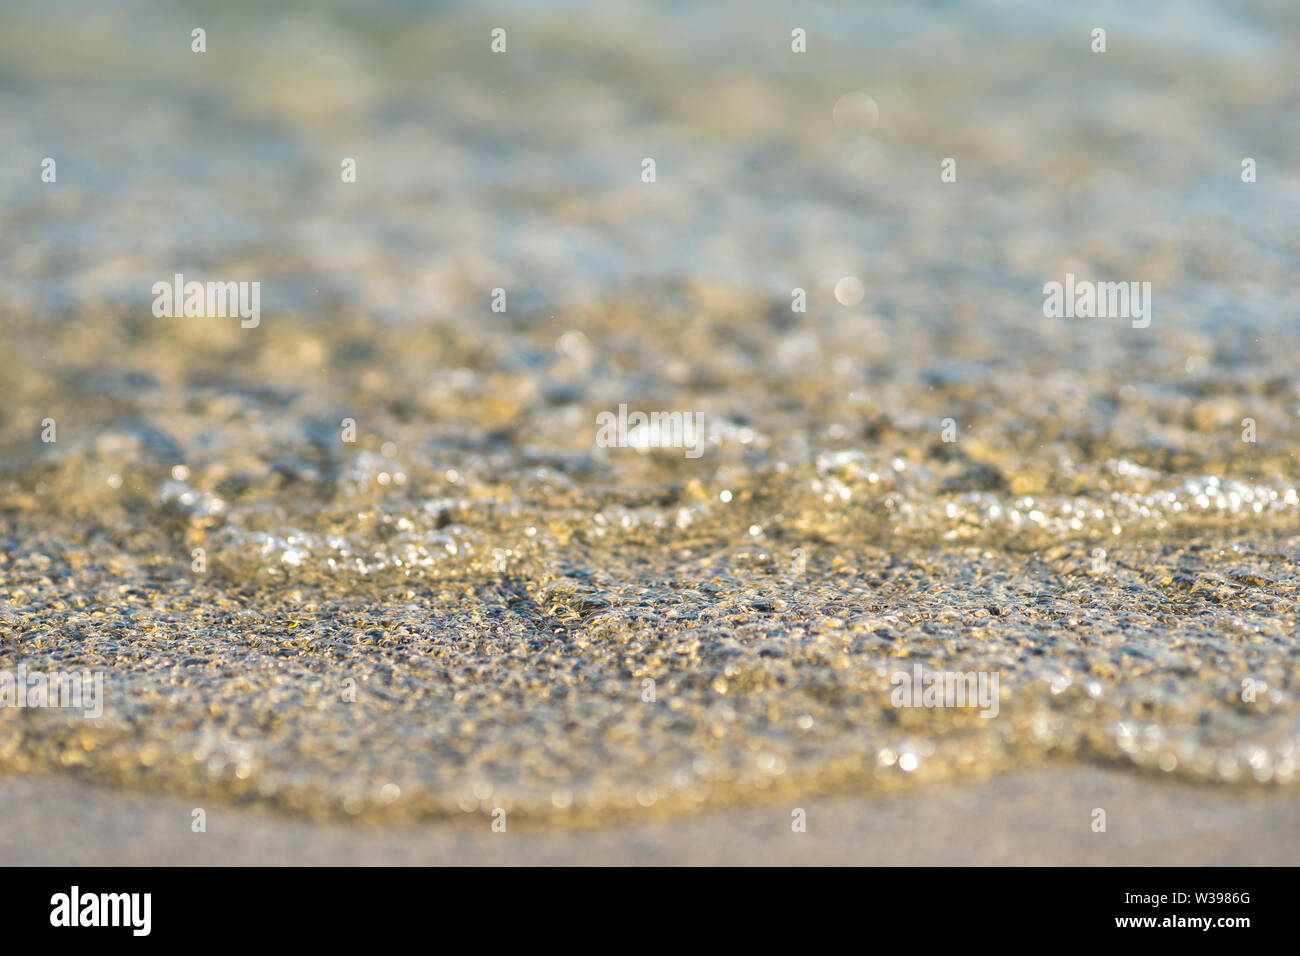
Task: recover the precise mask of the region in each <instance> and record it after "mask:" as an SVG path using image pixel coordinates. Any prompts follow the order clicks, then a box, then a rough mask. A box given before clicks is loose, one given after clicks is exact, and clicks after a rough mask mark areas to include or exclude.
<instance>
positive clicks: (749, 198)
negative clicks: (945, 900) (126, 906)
mask: <svg viewBox="0 0 1300 956" xmlns="http://www.w3.org/2000/svg"><path fill="white" fill-rule="evenodd" d="M868 6H869V9H868ZM1194 6H1195V10H1194V11H1193V12H1191V13H1186V14H1181V13H1179V14H1175V13H1161V14H1154V13H1153V14H1152V15H1151V18H1146V17H1141V18H1139V17H1136V16H1134V15H1132V14H1131V13H1128V12H1126V7H1125V5H1124V4H1119V3H1113V4H1112V3H1106V4H1102V5H1101V6H1100V7H1099V8H1098V9H1097V10H1095V11H1090V12H1089V13H1088V14H1086V15H1085V14H1083V13H1079V12H1077V11H1070V10H1057V11H1048V10H1046V9H1038V6H1037V5H1031V4H1021V3H1013V2H1006V3H1001V2H998V3H956V4H940V3H933V4H931V3H889V4H879V5H876V4H872V5H864V6H862V7H861V8H859V7H857V6H855V5H847V4H846V5H834V4H814V5H811V6H810V7H809V10H808V14H807V18H806V22H800V23H792V22H790V18H791V16H792V14H791V13H789V12H788V11H787V10H785V9H784V7H783V6H782V5H778V4H769V3H757V4H754V3H723V4H718V5H716V6H715V5H709V6H708V8H707V9H705V8H701V9H694V8H690V9H688V8H684V7H679V6H677V5H667V4H663V5H661V4H654V3H638V2H615V3H611V4H609V5H602V6H601V9H600V10H599V11H595V12H592V11H585V12H584V11H582V10H581V9H580V8H577V7H575V6H573V5H570V4H567V3H559V4H556V5H554V6H552V5H536V4H530V3H508V4H503V5H501V6H500V7H499V8H498V7H494V8H493V10H492V13H493V16H492V17H491V18H489V19H490V21H491V22H489V19H485V17H486V13H485V12H482V11H478V10H476V9H474V8H473V7H471V6H469V5H457V4H450V5H435V6H432V7H427V8H426V7H419V8H414V7H412V6H411V5H409V4H404V3H398V2H391V3H387V2H385V3H377V4H374V5H373V6H371V7H369V8H368V9H367V12H366V14H365V15H362V14H359V13H357V12H354V11H337V10H331V9H330V8H327V7H324V6H322V5H318V4H315V3H310V2H305V0H304V2H291V3H287V4H285V5H283V6H282V7H281V6H279V5H277V9H276V10H275V11H273V12H272V11H266V10H263V9H262V8H261V6H260V5H257V4H252V3H245V2H235V3H230V4H223V5H221V7H220V9H219V10H199V9H198V8H193V7H186V6H184V5H182V6H181V7H179V8H178V9H177V10H176V11H172V12H165V13H156V12H150V13H149V15H143V14H144V7H143V6H142V5H140V4H137V3H135V2H129V3H124V4H121V5H120V6H119V5H117V4H114V5H111V6H102V5H98V4H91V3H69V4H43V3H34V2H19V3H16V4H14V5H13V6H12V8H10V9H7V10H6V12H5V13H4V14H3V17H4V24H3V25H4V29H0V63H3V64H4V67H3V69H0V112H3V114H4V115H6V116H9V117H12V118H13V122H12V123H7V124H6V135H7V137H8V138H9V141H10V142H9V143H8V145H9V146H10V147H11V148H10V149H7V150H6V151H5V152H6V155H7V156H8V157H10V158H11V159H12V162H11V163H9V165H8V166H7V167H6V168H9V167H12V169H13V170H15V172H14V174H13V175H12V176H7V177H5V178H3V179H2V180H0V223H2V225H3V232H2V233H0V350H2V351H3V354H4V355H5V357H6V358H5V362H4V367H3V369H0V395H2V397H3V401H2V402H0V820H3V823H0V861H2V862H4V863H19V864H34V863H49V862H58V863H64V862H81V863H113V862H132V863H151V862H160V863H183V864H190V863H222V864H233V863H245V862H268V863H270V862H273V863H288V862H303V863H317V862H320V863H324V862H342V863H347V862H356V863H363V862H375V863H381V862H382V863H388V862H392V863H419V862H443V863H450V862H461V863H506V864H509V863H530V862H542V861H551V862H572V863H583V862H601V863H611V864H617V863H624V862H645V863H674V864H676V863H691V864H694V863H709V862H718V863H881V864H899V863H908V862H911V863H926V864H938V863H999V864H1002V863H1007V864H1014V863H1085V864H1112V863H1141V864H1148V863H1174V864H1189V865H1190V864H1204V863H1209V864H1215V863H1244V864H1251V863H1286V862H1294V859H1295V855H1296V851H1297V849H1298V848H1300V843H1298V842H1297V839H1298V838H1297V836H1296V834H1300V828H1297V827H1296V826H1295V823H1296V814H1297V812H1300V811H1298V809H1297V808H1300V802H1298V801H1297V795H1298V793H1300V791H1298V788H1300V644H1297V638H1296V634H1297V631H1298V630H1300V613H1297V604H1296V601H1297V595H1300V486H1298V472H1300V469H1298V468H1297V461H1296V449H1297V447H1300V416H1298V415H1297V414H1296V411H1297V409H1300V377H1298V376H1297V374H1296V369H1295V357H1296V355H1297V354H1300V289H1297V286H1296V283H1295V276H1296V275H1297V271H1298V270H1300V237H1298V236H1297V233H1296V230H1295V223H1296V221H1297V220H1296V216H1297V213H1298V212H1300V176H1298V174H1297V172H1296V169H1295V165H1294V156H1295V155H1296V154H1297V148H1298V147H1300V120H1297V117H1298V116H1300V110H1297V109H1296V106H1297V99H1296V87H1295V82H1294V63H1295V60H1296V54H1297V53H1298V52H1300V50H1298V49H1297V46H1298V45H1300V39H1298V38H1300V19H1298V17H1297V12H1296V10H1295V9H1294V8H1292V7H1289V6H1287V5H1285V4H1268V3H1250V4H1245V5H1243V6H1240V7H1239V6H1237V5H1234V4H1227V3H1212V2H1205V3H1198V4H1195V5H1194ZM1095 16H1101V17H1103V18H1104V20H1105V23H1106V25H1107V31H1108V34H1107V36H1108V43H1109V46H1108V47H1107V48H1106V49H1105V50H1096V49H1094V45H1095V43H1096V40H1095V38H1093V37H1092V34H1091V31H1092V30H1093V28H1094V27H1095V26H1096V24H1095V23H1094V22H1093V20H1092V18H1093V17H1095ZM196 18H199V19H201V20H202V23H198V22H197V21H196ZM502 25H504V26H502ZM196 27H202V29H203V31H204V41H203V43H204V47H203V49H198V48H197V47H198V45H199V42H200V41H199V40H198V39H194V38H192V31H193V30H194V29H195V28H196ZM498 27H500V28H501V29H503V30H504V31H505V33H504V34H503V36H504V37H508V39H500V38H495V35H494V33H493V30H494V29H495V28H498ZM795 28H798V29H800V30H803V31H804V33H805V35H806V40H807V47H806V50H800V49H798V37H797V36H796V35H795V34H794V33H793V32H792V31H793V30H795ZM494 44H498V45H499V49H498V48H497V47H496V46H494ZM46 160H50V161H51V162H52V163H53V165H51V163H47V162H46ZM1247 160H1249V163H1247V162H1246V161H1247ZM647 161H649V162H647ZM7 162H8V161H7ZM191 284H192V286H191ZM16 674H21V675H23V676H22V679H21V681H15V680H14V679H12V675H16ZM4 675H10V682H9V684H8V685H5V684H4V681H3V678H4ZM83 675H84V682H81V683H78V685H77V686H78V687H79V688H81V690H79V691H78V694H81V693H82V691H86V692H87V693H91V692H92V691H93V694H94V700H93V701H91V700H88V699H83V698H82V697H81V696H78V697H77V698H76V699H75V700H72V699H71V695H70V694H69V695H67V696H68V697H69V699H68V700H60V701H57V702H52V699H51V697H50V695H49V693H47V689H48V688H49V687H55V688H61V687H63V686H70V685H69V684H68V680H70V679H71V677H73V676H76V677H77V679H78V681H82V676H83ZM29 677H30V678H31V679H32V680H36V681H38V682H39V684H40V691H39V693H37V691H36V690H35V689H34V688H35V685H28V679H29ZM932 680H933V681H937V682H938V683H937V684H934V685H933V687H934V688H935V690H934V696H932V697H931V696H927V688H928V687H930V686H931V685H930V684H927V682H928V681H932ZM20 683H21V684H22V685H23V686H22V687H20V686H19V684H20ZM6 687H7V688H8V689H6ZM958 690H961V692H962V694H963V696H962V697H960V698H959V697H957V696H956V694H957V691H958ZM20 691H21V693H22V694H23V696H22V699H21V700H19V699H18V697H17V695H18V694H19V692H20ZM967 691H968V692H969V694H970V695H971V696H970V698H969V699H967V697H965V696H964V695H965V694H966V693H967ZM195 807H202V808H204V809H205V812H206V813H207V819H208V830H207V833H206V834H191V833H190V831H189V829H188V819H189V813H190V811H191V810H192V809H193V808H195ZM793 808H803V809H804V810H806V811H807V814H808V821H809V822H808V828H807V832H806V833H793V832H791V828H790V824H791V820H790V813H791V810H792V809H793ZM1097 808H1102V809H1105V810H1106V815H1107V818H1108V828H1107V830H1106V832H1105V833H1097V832H1093V830H1092V829H1091V826H1090V824H1091V817H1090V814H1091V813H1092V811H1093V810H1094V809H1097ZM497 814H500V815H501V818H502V819H503V820H508V824H507V830H506V833H505V834H501V833H494V832H492V830H491V828H490V825H491V823H492V821H493V819H494V815H497Z"/></svg>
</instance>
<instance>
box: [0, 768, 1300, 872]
mask: <svg viewBox="0 0 1300 956" xmlns="http://www.w3.org/2000/svg"><path fill="white" fill-rule="evenodd" d="M800 805H801V806H802V808H803V809H804V810H805V811H806V813H807V821H808V828H807V831H806V832H805V833H793V832H792V831H791V827H790V815H791V810H792V809H793V808H792V807H791V806H787V805H785V804H784V803H782V804H780V805H775V804H768V805H760V806H748V807H744V808H738V809H729V810H721V811H712V812H708V813H704V814H700V815H697V816H693V817H687V818H679V819H675V820H674V819H660V820H655V821H652V822H647V823H642V824H637V823H633V824H629V825H622V826H616V827H605V828H594V829H583V830H573V831H548V830H540V829H535V828H533V829H519V828H511V827H510V826H509V825H508V826H507V831H506V832H505V833H493V832H491V830H490V822H489V820H488V818H486V817H483V818H480V819H479V820H476V822H475V825H474V826H473V827H472V828H471V827H470V826H466V825H463V824H457V823H440V824H436V825H432V826H427V827H386V828H376V827H363V826H349V825H347V824H323V825H322V824H314V823H308V822H303V821H300V820H296V819H289V818H285V817H280V816H275V815H270V814H267V813H264V812H262V811H258V810H244V809H232V808H227V807H222V806H217V805H213V806H208V807H205V808H204V809H205V811H206V813H207V832H206V833H202V834H196V833H193V832H192V831H191V811H192V809H193V807H192V805H191V804H190V803H189V802H186V801H182V800H177V799H175V798H172V797H166V796H159V795H154V794H135V793H128V792H122V791H115V790H108V789H103V788H99V787H94V786H90V785H86V784H81V783H78V782H75V781H71V780H67V779H63V778H57V777H27V778H15V779H8V780H5V781H3V782H0V864H4V865H7V866H8V865H90V866H102V865H213V864H215V865H257V864H261V865H293V864H299V865H387V864H399V865H405V864H412V865H479V864H490V865H512V864H559V865H623V864H638V865H658V864H664V865H682V864H687V865H689V864H718V865H730V864H765V865H807V864H837V865H858V864H863V865H923V866H930V865H946V864H973V865H1039V864H1043V865H1053V864H1074V865H1090V866H1091V865H1099V866H1107V865H1112V866H1113V865H1139V866H1143V865H1161V864H1163V865H1179V866H1205V865H1209V866H1216V865H1287V864H1294V863H1295V862H1296V859H1295V853H1294V846H1293V844H1291V843H1290V842H1288V841H1285V840H1280V839H1279V834H1285V833H1296V832H1297V831H1300V801H1297V800H1296V798H1295V796H1294V795H1289V794H1286V793H1282V792H1279V791H1276V790H1270V791H1263V792H1251V793H1241V792H1239V791H1236V792H1234V791H1232V790H1229V789H1226V788H1213V787H1211V788H1206V787H1193V786H1188V785H1186V784H1181V783H1175V782H1168V781H1163V780H1157V779H1151V778H1146V777H1139V776H1134V775H1132V774H1124V773H1117V772H1113V771H1109V770H1098V769H1092V768H1079V767H1048V768H1039V769H1035V770H1030V771H1021V772H1015V773H1010V774H1004V775H1002V776H999V777H996V778H994V779H991V780H988V781H984V782H982V783H975V784H955V785H952V786H944V787H936V788H933V789H930V790H927V791H926V792H917V793H901V794H898V793H896V794H889V795H876V796H861V797H855V796H841V797H816V798H811V799H809V800H807V801H802V802H801V804H800ZM1097 807H1100V808H1103V809H1105V810H1106V816H1107V821H1106V822H1107V829H1106V832H1105V833H1095V832H1093V830H1092V827H1091V821H1092V818H1093V809H1094V808H1097Z"/></svg>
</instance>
